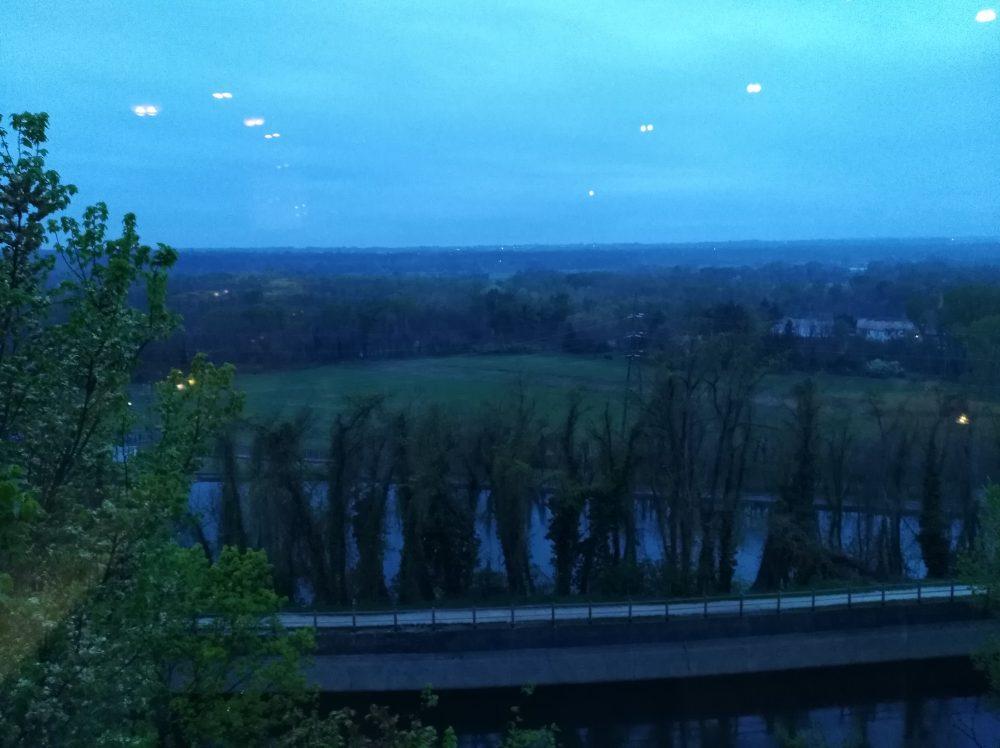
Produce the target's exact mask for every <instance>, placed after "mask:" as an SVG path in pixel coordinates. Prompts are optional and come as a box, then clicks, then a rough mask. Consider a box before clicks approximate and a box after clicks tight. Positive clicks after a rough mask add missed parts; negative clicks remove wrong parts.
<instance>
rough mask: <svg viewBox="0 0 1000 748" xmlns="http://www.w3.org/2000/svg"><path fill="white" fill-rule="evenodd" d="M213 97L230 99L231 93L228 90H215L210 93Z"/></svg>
mask: <svg viewBox="0 0 1000 748" xmlns="http://www.w3.org/2000/svg"><path fill="white" fill-rule="evenodd" d="M212 98H213V99H231V98H233V95H232V94H231V93H229V91H216V92H215V93H213V94H212Z"/></svg>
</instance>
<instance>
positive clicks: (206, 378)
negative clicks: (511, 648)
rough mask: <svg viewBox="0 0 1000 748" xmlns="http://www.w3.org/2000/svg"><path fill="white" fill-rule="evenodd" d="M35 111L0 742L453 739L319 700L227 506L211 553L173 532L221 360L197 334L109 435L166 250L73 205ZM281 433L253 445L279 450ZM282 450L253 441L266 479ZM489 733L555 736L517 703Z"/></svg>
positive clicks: (278, 601) (17, 336)
mask: <svg viewBox="0 0 1000 748" xmlns="http://www.w3.org/2000/svg"><path fill="white" fill-rule="evenodd" d="M47 124H48V118H47V116H46V115H44V114H40V115H34V114H27V113H26V114H20V115H14V116H12V117H11V118H10V120H9V125H8V124H7V122H5V121H4V120H3V119H0V745H3V746H24V745H30V746H55V745H58V746H95V745H164V746H180V745H200V746H209V745H211V746H224V745H225V746H229V745H232V746H256V745H260V746H279V745H284V746H398V747H399V748H402V747H403V746H412V747H413V748H420V747H428V748H429V747H430V746H437V745H444V746H454V745H456V743H457V739H456V737H455V734H454V732H453V731H451V730H445V731H444V732H440V731H438V730H437V729H436V728H432V727H428V726H426V725H424V724H422V723H421V721H420V720H419V719H400V718H399V717H398V716H397V715H394V714H392V713H390V712H389V711H388V710H385V709H381V708H378V707H372V708H371V709H370V711H369V713H368V714H367V715H365V716H363V717H359V716H357V715H356V714H354V713H353V712H351V711H349V710H340V711H334V712H329V710H327V711H326V713H321V712H320V711H319V703H318V700H317V698H316V694H315V693H314V692H313V691H312V690H310V688H309V687H308V685H307V683H306V681H305V677H304V674H303V671H302V667H301V663H302V657H303V656H304V655H306V654H307V653H308V652H309V651H310V649H311V645H312V633H311V632H308V631H303V632H289V631H286V630H285V629H284V628H283V626H282V625H281V623H280V620H279V618H278V611H279V609H280V606H281V605H282V598H281V597H280V596H279V595H278V594H277V593H276V592H275V591H274V587H273V584H272V574H271V569H270V566H269V559H268V558H267V557H266V556H265V555H264V554H263V553H261V552H257V551H244V550H242V549H239V546H241V545H243V544H244V543H243V538H242V537H241V535H240V534H239V530H238V525H239V522H232V521H227V527H230V528H232V530H233V533H234V534H232V535H231V536H227V538H226V539H227V540H230V541H231V542H232V545H231V546H226V547H224V548H222V549H221V551H220V552H219V553H218V554H216V555H215V556H214V557H213V558H209V557H208V556H207V555H206V554H205V553H203V552H202V550H201V548H200V547H198V546H194V547H190V548H185V547H183V546H182V545H180V544H179V543H178V542H177V540H178V530H179V529H182V528H184V527H185V526H187V525H188V524H189V523H190V522H191V517H190V514H189V511H188V492H189V488H190V484H191V478H192V474H193V473H194V471H195V470H197V469H198V467H199V465H200V464H201V461H202V458H203V457H204V456H205V454H206V453H207V452H208V450H209V448H210V445H212V444H214V443H216V442H218V441H221V443H222V444H223V445H225V443H226V441H225V434H226V433H227V431H226V430H227V428H228V427H229V424H231V422H232V420H233V418H234V417H235V416H236V415H237V414H238V412H239V411H240V407H241V405H242V398H241V397H240V395H239V394H238V393H236V392H235V391H234V389H233V387H232V383H233V368H232V367H231V366H221V367H216V366H214V365H213V364H211V363H209V362H208V361H207V359H206V358H205V357H204V356H200V355H199V356H195V357H194V358H193V360H192V361H191V362H190V363H188V364H187V365H186V367H185V372H184V373H182V371H180V370H177V369H175V370H172V371H170V372H169V373H168V374H167V375H166V376H165V377H164V378H163V379H162V380H161V381H159V382H158V383H157V384H156V386H155V388H154V390H155V394H154V398H153V408H154V410H155V413H156V427H157V428H156V436H155V438H154V439H153V440H152V441H151V442H150V443H149V444H147V445H145V446H144V448H143V449H142V450H140V451H139V452H138V453H137V454H135V455H132V456H129V458H128V459H124V455H123V454H122V453H121V452H120V451H116V449H115V445H116V444H120V443H121V441H122V439H123V438H124V436H125V435H126V434H127V433H128V432H129V430H130V429H131V427H132V415H131V413H132V411H131V409H130V407H129V405H130V403H129V399H128V398H129V390H128V386H129V383H130V381H131V380H132V378H133V376H134V373H135V370H136V368H137V365H138V361H139V358H140V356H141V354H142V352H143V351H144V350H145V349H146V347H147V346H148V345H149V344H150V343H151V342H152V341H154V340H157V339H162V338H163V337H164V336H166V335H168V334H169V332H170V331H171V330H173V329H174V328H175V326H176V324H177V322H178V320H177V318H176V316H175V315H174V314H172V313H171V312H170V311H168V307H167V305H166V278H167V275H168V273H169V271H170V268H171V267H172V266H173V264H174V262H175V260H176V253H175V252H174V251H173V250H172V249H170V248H169V247H166V246H164V245H158V246H156V247H153V246H150V245H149V244H144V243H143V242H142V241H141V240H140V237H139V234H138V231H137V224H136V219H135V217H134V216H133V215H131V214H127V215H126V216H125V217H124V219H123V221H122V225H121V231H120V233H118V234H117V235H115V232H114V230H113V228H112V227H111V226H109V224H108V208H107V207H106V206H105V205H104V204H102V203H98V204H96V205H94V206H91V207H88V208H86V209H85V210H84V211H83V216H82V218H80V219H76V218H73V217H71V216H70V215H69V214H68V213H67V208H68V206H69V203H70V199H71V198H72V196H73V195H74V194H75V192H76V189H75V188H74V187H72V186H69V185H64V184H63V183H62V182H61V180H60V178H59V175H58V174H57V173H56V172H55V171H52V170H50V169H48V168H47V166H46V156H47V153H46V150H45V147H44V145H45V141H46V129H47ZM56 268H59V277H58V279H57V282H54V275H55V271H56ZM344 427H345V429H347V430H350V429H351V428H354V427H355V425H354V424H344ZM285 428H286V430H287V429H288V428H290V427H288V426H286V427H285ZM286 437H287V433H286V431H276V432H275V439H274V440H273V441H272V442H271V443H269V444H267V445H266V446H267V447H268V451H269V456H270V453H275V452H280V450H282V449H288V450H291V451H290V452H289V454H294V442H293V441H291V440H290V439H288V438H286ZM222 451H223V453H225V448H224V446H223V449H222ZM223 462H224V464H226V463H225V461H223ZM286 464H287V460H286V461H282V460H277V459H273V460H270V462H269V465H270V466H271V468H272V469H271V470H270V472H268V473H267V475H268V478H269V480H271V481H273V483H274V485H275V486H276V489H275V490H278V488H277V487H280V488H282V489H285V490H287V489H288V488H289V487H290V486H291V484H290V483H289V480H288V475H287V473H286V472H285V470H286V468H285V465H286ZM226 469H228V470H230V471H232V470H233V463H232V461H230V462H229V463H228V464H227V467H226ZM350 480H353V479H350V478H349V479H348V480H347V481H345V485H347V483H349V482H350ZM286 498H287V501H288V502H291V503H294V502H298V503H297V504H296V506H298V508H299V510H300V511H304V512H308V511H309V509H308V507H306V506H304V505H303V504H302V498H303V497H302V496H301V495H296V494H289V495H287V497H286ZM336 516H338V515H337V512H336V511H333V510H331V525H332V526H335V525H333V522H334V520H335V518H336ZM232 519H233V518H232V517H230V520H232ZM302 523H303V526H307V525H308V522H307V521H306V520H302ZM278 537H279V538H280V536H278ZM316 540H317V541H319V540H320V538H316ZM269 547H272V549H274V548H281V546H273V544H269ZM285 549H286V550H288V552H289V553H291V552H292V550H294V549H293V548H292V547H291V546H287V548H285ZM320 552H323V553H326V549H321V550H320ZM282 560H283V557H282V556H281V554H280V551H277V550H276V551H275V553H274V555H273V557H272V559H271V561H272V562H273V563H274V564H275V565H276V566H279V568H280V563H281V562H282ZM342 584H343V581H342V579H340V578H337V577H333V578H331V580H330V588H331V589H333V590H337V589H338V585H342ZM426 704H427V706H428V707H429V708H432V706H433V696H428V698H427V700H426ZM505 744H506V745H511V746H551V745H554V738H553V734H552V732H551V731H549V730H542V731H531V730H525V729H523V728H522V727H521V723H520V718H519V717H517V715H516V714H514V715H513V718H512V720H511V722H510V725H509V730H508V731H507V736H506V742H505Z"/></svg>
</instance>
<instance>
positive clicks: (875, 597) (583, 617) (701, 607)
mask: <svg viewBox="0 0 1000 748" xmlns="http://www.w3.org/2000/svg"><path fill="white" fill-rule="evenodd" d="M974 594H976V590H975V589H974V588H973V587H972V586H971V585H967V584H954V585H952V584H929V585H912V586H905V587H887V588H885V589H877V590H864V591H858V592H848V591H844V590H838V591H831V592H817V593H815V594H813V593H795V594H790V595H780V596H779V595H773V596H768V595H754V596H752V597H743V598H727V599H719V598H715V599H706V600H674V601H668V602H637V603H594V604H593V605H588V604H586V603H582V604H581V603H568V604H560V605H524V606H510V607H502V606H488V607H483V608H440V609H432V608H427V609H423V610H400V611H398V612H393V611H358V612H356V613H351V612H349V611H348V612H337V613H321V612H316V613H282V614H280V619H281V623H282V624H283V625H284V626H286V627H287V628H313V627H316V628H320V629H386V628H416V627H437V628H444V627H448V626H476V625H490V624H493V625H496V624H507V625H515V624H519V623H562V622H571V621H602V620H628V619H633V620H655V619H658V620H663V619H670V618H676V617H708V616H739V615H760V614H772V615H773V614H778V613H781V612H783V611H791V610H803V609H813V608H843V607H855V606H858V607H861V606H878V605H883V604H889V603H901V602H922V601H932V602H933V601H944V600H951V599H959V598H969V597H971V596H972V595H974Z"/></svg>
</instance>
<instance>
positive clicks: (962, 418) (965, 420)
mask: <svg viewBox="0 0 1000 748" xmlns="http://www.w3.org/2000/svg"><path fill="white" fill-rule="evenodd" d="M955 423H957V424H958V425H959V426H968V425H969V415H968V413H959V414H958V418H956V419H955Z"/></svg>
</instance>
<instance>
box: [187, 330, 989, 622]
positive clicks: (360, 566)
mask: <svg viewBox="0 0 1000 748" xmlns="http://www.w3.org/2000/svg"><path fill="white" fill-rule="evenodd" d="M669 361H670V362H671V364H670V367H669V368H667V367H663V368H662V369H661V370H660V371H659V372H658V375H657V376H656V377H654V378H653V381H652V383H651V384H650V385H649V386H648V387H647V389H646V392H645V395H644V397H639V395H638V393H633V394H632V396H631V400H630V405H629V408H628V410H627V413H626V412H623V408H622V403H621V401H620V400H619V401H618V402H617V403H616V402H614V401H610V402H609V404H608V405H607V406H606V407H605V408H599V409H595V408H594V407H590V408H587V407H585V406H584V405H583V404H582V403H583V401H582V399H580V398H578V397H576V396H570V398H569V400H568V401H567V403H566V406H565V409H564V412H563V413H562V415H561V416H556V417H554V418H552V419H551V420H548V421H547V420H545V419H544V418H543V417H541V416H540V415H539V413H538V411H537V410H536V409H535V408H534V407H533V404H532V403H531V402H530V401H528V400H527V399H526V398H524V397H523V396H519V395H518V394H517V393H514V394H512V396H511V397H510V398H509V399H507V400H504V401H502V402H495V403H492V404H484V405H483V406H482V407H481V408H480V409H479V410H471V411H467V412H455V411H454V410H452V409H449V410H447V411H446V410H444V409H441V408H438V407H423V408H417V409H404V410H394V409H390V408H388V407H387V406H386V405H385V403H384V401H382V400H381V399H379V398H378V397H370V398H366V399H363V400H357V401H353V402H352V403H350V404H349V406H348V407H347V408H346V409H345V410H344V411H343V412H342V413H340V414H339V415H337V416H336V417H335V419H334V420H333V422H332V423H330V424H315V423H310V422H309V420H308V419H307V418H302V419H298V420H292V421H287V422H279V423H268V424H265V425H259V426H257V427H256V431H255V436H254V438H253V446H252V450H251V453H250V455H249V460H244V459H241V458H242V457H244V456H245V455H243V454H242V451H243V447H241V446H239V444H240V439H239V438H238V436H237V434H236V432H234V433H233V435H232V436H230V437H229V438H227V439H224V440H223V442H222V443H221V445H220V449H219V453H218V464H219V465H220V466H221V473H222V478H221V501H220V505H219V508H218V511H219V514H218V527H219V537H218V542H219V543H221V544H227V545H236V546H240V547H245V546H250V547H257V548H263V549H265V550H266V551H267V554H268V557H269V559H270V560H271V562H272V564H273V565H274V572H275V578H276V580H277V583H278V585H279V587H280V589H281V590H282V592H284V593H285V594H287V595H289V596H291V597H295V595H296V593H297V592H300V591H301V590H302V589H311V590H312V591H313V594H314V595H315V601H316V602H317V603H318V604H347V603H349V602H350V601H352V600H359V601H364V602H375V601H379V600H385V599H388V598H389V596H390V594H391V593H394V594H395V595H396V596H398V598H399V599H401V600H403V601H433V600H440V599H452V600H454V599H460V598H470V597H476V596H479V597H491V596H498V595H504V596H506V595H510V596H513V597H523V596H528V595H531V594H532V593H535V592H553V593H555V594H557V595H560V596H568V595H577V594H579V595H608V596H625V595H639V594H658V595H664V594H671V595H680V594H694V593H698V594H701V593H714V592H729V591H732V590H733V585H734V582H733V580H734V570H735V564H736V551H737V547H738V540H739V537H740V533H741V532H742V528H741V527H740V517H741V512H740V505H741V502H742V501H743V499H744V498H745V497H746V496H747V495H748V494H751V493H757V492H761V491H766V492H768V493H770V494H772V495H774V496H775V497H776V503H775V504H774V506H773V508H772V510H771V511H770V512H769V526H768V534H767V540H766V543H765V547H764V550H763V557H762V562H761V567H760V571H759V573H758V576H757V579H756V586H757V587H758V588H760V589H780V588H786V587H792V586H796V585H806V584H813V583H816V582H819V581H822V580H833V579H851V580H864V579H883V580H884V579H899V578H901V577H903V576H904V575H905V573H906V569H905V563H904V549H903V546H902V544H903V522H904V521H907V520H905V517H904V515H905V514H906V513H907V512H910V513H912V512H913V511H914V510H916V511H917V512H918V513H919V520H918V521H919V533H918V542H919V545H920V550H921V554H922V557H923V559H924V561H925V563H926V566H927V569H928V572H929V574H930V575H931V576H935V577H943V576H947V575H949V574H950V573H952V572H953V570H954V565H955V558H956V554H957V553H958V552H960V551H961V550H963V549H968V548H970V547H971V546H972V544H973V541H974V538H975V534H976V528H977V519H976V517H977V495H978V493H979V489H980V488H981V486H982V485H983V484H984V483H985V481H986V476H987V475H990V474H994V475H995V474H996V472H997V468H998V467H1000V464H998V459H1000V453H998V449H997V448H998V446H1000V417H998V416H997V415H996V414H995V413H991V412H990V411H989V409H988V408H987V407H986V406H984V405H983V404H982V403H979V402H975V401H970V400H968V399H966V398H964V397H962V396H960V395H957V394H955V393H952V394H950V395H946V394H944V393H943V392H940V391H935V390H930V389H929V390H927V391H926V392H923V393H921V394H919V395H917V396H912V397H910V398H909V399H904V398H899V397H893V398H888V397H887V398H884V399H883V398H879V397H876V396H872V397H871V398H869V399H868V400H867V401H863V402H864V405H863V407H860V408H858V409H857V411H856V412H845V411H844V410H843V409H838V408H836V407H835V406H833V405H832V404H831V402H830V401H829V400H828V399H827V398H826V397H825V396H824V393H823V392H822V391H821V390H820V389H818V387H817V385H816V384H815V383H814V382H813V381H812V380H810V379H808V378H807V379H804V380H802V381H801V382H800V383H799V384H798V385H797V386H795V387H794V388H793V389H792V391H791V392H788V393H787V395H786V396H785V397H782V398H780V400H779V401H778V402H776V403H769V402H768V400H770V399H772V398H769V397H763V396H762V393H761V391H760V384H761V379H762V377H763V376H764V374H765V373H766V372H767V371H768V370H769V366H770V361H771V359H770V357H769V356H768V354H767V353H766V351H764V350H763V348H762V347H761V346H760V345H759V344H758V343H757V342H755V341H754V340H753V339H747V338H746V337H745V336H743V335H742V334H740V333H739V332H738V331H729V332H717V333H713V334H710V335H705V336H702V337H700V338H697V339H694V338H692V339H689V340H687V341H685V342H683V343H682V344H679V345H677V346H676V347H674V348H673V349H672V350H671V351H670V355H669ZM316 428H319V429H321V430H322V431H323V432H325V433H327V434H328V449H327V454H326V457H327V459H326V460H325V461H324V462H323V463H322V464H317V463H316V461H315V460H307V459H306V458H305V449H306V448H305V444H306V442H307V434H308V432H309V430H310V429H313V430H314V431H313V433H315V429H316ZM317 486H322V487H323V489H324V490H322V491H320V492H319V493H318V494H317V492H316V488H317ZM484 493H485V495H487V497H488V498H487V503H486V506H487V511H488V513H489V515H490V517H491V518H492V521H493V523H494V524H495V527H496V530H497V536H498V538H499V544H500V548H501V551H502V556H503V561H504V568H503V571H502V572H501V573H500V575H497V573H496V572H492V573H490V572H487V571H483V570H481V569H478V568H477V544H478V542H479V540H478V537H477V533H476V518H477V511H478V509H477V507H478V506H479V501H480V497H481V496H482V495H484ZM392 495H394V496H395V501H391V500H390V496H392ZM818 503H825V504H826V505H827V507H828V510H829V515H828V519H829V521H828V522H823V523H821V522H820V517H819V512H818ZM849 504H850V505H852V506H854V507H855V510H853V511H854V513H853V514H849V512H848V509H847V507H848V505H849ZM538 506H545V507H546V508H547V510H548V513H547V517H548V523H549V524H548V532H547V537H548V539H549V541H550V543H551V546H552V555H553V568H554V579H553V580H551V582H552V585H551V587H548V586H547V585H544V587H545V588H544V589H540V588H539V580H538V579H537V577H536V576H535V575H534V574H533V573H532V570H533V565H532V559H531V556H530V549H529V542H528V541H529V537H528V531H529V520H530V514H531V512H532V511H533V510H534V509H535V508H536V507H538ZM392 507H395V511H396V512H398V517H399V521H400V524H401V527H402V558H401V563H400V570H399V574H398V577H397V578H395V579H386V578H384V575H383V568H384V564H383V560H384V556H385V553H386V535H387V515H388V512H389V511H391V508H392ZM640 512H648V513H651V514H652V516H654V517H655V520H656V525H657V527H658V528H659V534H660V539H661V542H662V547H663V548H664V558H663V561H662V563H653V562H649V561H643V560H642V559H641V558H640V556H639V551H638V546H639V539H638V537H637V525H638V520H637V518H638V517H639V514H640ZM954 518H957V519H958V525H956V526H957V527H960V528H961V530H960V534H959V537H958V540H957V545H954V546H953V543H952V526H953V525H952V521H953V519H954ZM910 521H912V520H910ZM201 540H202V542H203V543H204V544H205V546H206V550H209V551H210V549H211V547H212V546H213V543H212V542H210V540H209V539H208V538H206V537H202V538H201ZM303 583H305V586H303Z"/></svg>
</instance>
